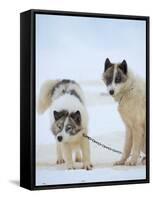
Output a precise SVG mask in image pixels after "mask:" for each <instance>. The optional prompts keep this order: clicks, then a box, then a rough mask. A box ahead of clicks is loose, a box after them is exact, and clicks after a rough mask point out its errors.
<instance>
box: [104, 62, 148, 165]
mask: <svg viewBox="0 0 153 200" xmlns="http://www.w3.org/2000/svg"><path fill="white" fill-rule="evenodd" d="M103 80H104V82H105V84H106V86H107V88H108V91H109V93H110V95H112V96H113V98H114V99H115V100H116V101H117V102H118V110H119V113H120V115H121V118H122V120H123V122H124V123H125V126H126V139H125V146H124V152H123V155H122V157H121V160H119V161H117V162H116V163H115V164H117V165H123V164H125V165H136V163H137V160H138V158H139V156H140V151H142V152H143V153H146V95H145V94H146V93H145V82H144V81H143V80H141V79H140V78H138V77H135V76H134V75H133V74H132V73H131V72H130V71H129V69H128V66H127V63H126V61H125V60H123V62H122V63H118V64H114V63H111V62H110V60H109V59H108V58H107V59H106V61H105V69H104V73H103ZM130 154H131V156H130ZM128 158H129V159H128Z"/></svg>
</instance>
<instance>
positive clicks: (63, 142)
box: [38, 80, 92, 170]
mask: <svg viewBox="0 0 153 200" xmlns="http://www.w3.org/2000/svg"><path fill="white" fill-rule="evenodd" d="M49 107H50V110H51V113H50V114H51V117H50V122H51V127H50V129H51V132H52V133H53V134H54V136H55V138H56V141H57V164H61V163H64V159H65V160H66V164H67V168H68V169H74V168H75V166H74V162H73V152H74V153H75V161H78V162H81V161H82V162H83V168H84V169H87V170H90V169H92V165H91V163H90V149H89V141H88V140H87V139H86V138H85V137H83V134H87V132H88V130H87V127H88V116H87V110H86V108H85V105H84V97H83V93H82V90H81V88H80V87H79V85H78V84H77V83H76V82H75V81H72V80H59V81H58V80H56V81H52V80H49V81H46V82H45V83H44V84H43V85H42V88H41V90H40V95H39V99H38V113H43V112H44V111H45V110H46V109H47V108H49Z"/></svg>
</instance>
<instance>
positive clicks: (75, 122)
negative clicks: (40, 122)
mask: <svg viewBox="0 0 153 200" xmlns="http://www.w3.org/2000/svg"><path fill="white" fill-rule="evenodd" d="M67 118H68V122H67V124H64V123H65V120H66V119H67ZM54 119H55V121H54V123H53V125H52V132H53V134H54V135H57V134H58V133H60V132H61V131H62V130H63V129H65V132H66V133H67V134H69V135H76V134H77V133H78V132H79V131H80V130H81V114H80V112H79V111H76V112H74V113H73V112H72V113H68V111H66V110H62V111H59V112H57V111H54Z"/></svg>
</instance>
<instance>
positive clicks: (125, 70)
mask: <svg viewBox="0 0 153 200" xmlns="http://www.w3.org/2000/svg"><path fill="white" fill-rule="evenodd" d="M119 68H120V69H121V70H122V71H123V73H124V74H125V75H126V74H127V62H126V60H123V61H122V63H121V64H120V65H119Z"/></svg>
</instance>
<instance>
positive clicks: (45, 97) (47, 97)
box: [37, 80, 59, 114]
mask: <svg viewBox="0 0 153 200" xmlns="http://www.w3.org/2000/svg"><path fill="white" fill-rule="evenodd" d="M58 82H59V81H58V80H47V81H45V82H44V83H43V85H42V86H41V88H40V93H39V96H38V101H37V112H38V113H39V114H43V113H44V112H45V111H46V110H47V108H49V106H50V105H51V103H52V96H51V91H52V89H53V87H54V86H55V84H56V83H58Z"/></svg>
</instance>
